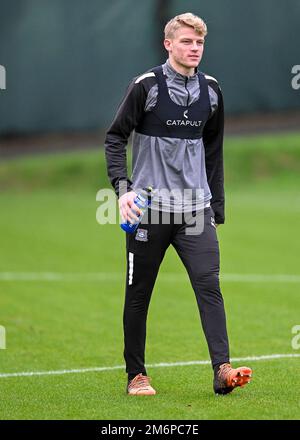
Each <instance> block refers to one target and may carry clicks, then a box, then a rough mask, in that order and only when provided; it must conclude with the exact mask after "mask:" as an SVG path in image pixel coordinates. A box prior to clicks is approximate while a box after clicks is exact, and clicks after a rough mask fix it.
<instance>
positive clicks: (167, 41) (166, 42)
mask: <svg viewBox="0 0 300 440" xmlns="http://www.w3.org/2000/svg"><path fill="white" fill-rule="evenodd" d="M164 46H165V49H166V50H167V51H168V52H170V50H171V49H172V41H171V40H170V39H169V38H165V39H164Z"/></svg>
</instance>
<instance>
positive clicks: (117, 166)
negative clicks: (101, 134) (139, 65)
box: [105, 79, 147, 196]
mask: <svg viewBox="0 0 300 440" xmlns="http://www.w3.org/2000/svg"><path fill="white" fill-rule="evenodd" d="M146 98H147V92H146V90H145V88H144V86H143V84H142V82H138V83H136V82H135V79H134V80H133V81H132V83H131V84H130V85H129V86H128V89H127V91H126V94H125V97H124V98H123V100H122V102H121V104H120V105H119V108H118V110H117V113H116V115H115V118H114V120H113V122H112V124H111V126H110V128H109V129H108V131H107V134H106V139H105V156H106V164H107V173H108V177H109V179H110V182H111V184H112V186H113V187H114V189H115V192H116V194H117V196H119V184H120V183H121V182H122V184H124V185H125V188H126V187H127V190H128V191H130V189H131V188H130V187H131V185H132V182H131V181H130V179H129V178H128V176H127V157H126V146H127V142H128V138H129V136H130V134H131V132H132V131H133V130H134V128H135V127H136V126H137V125H138V124H139V122H140V120H141V118H142V117H143V114H144V107H145V102H146ZM123 182H124V183H123Z"/></svg>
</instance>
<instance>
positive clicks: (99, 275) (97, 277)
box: [0, 272, 300, 283]
mask: <svg viewBox="0 0 300 440" xmlns="http://www.w3.org/2000/svg"><path fill="white" fill-rule="evenodd" d="M125 276H126V275H125V273H121V272H90V273H75V272H74V273H72V272H70V273H67V272H66V273H64V272H0V281H111V282H113V281H119V280H125ZM158 279H159V280H161V281H165V282H179V281H187V280H188V277H187V274H185V273H182V274H178V273H173V272H162V273H160V274H159V277H158ZM220 279H221V281H222V282H238V283H261V282H263V283H266V282H267V283H269V282H276V283H300V275H293V274H234V273H232V274H230V273H227V274H226V273H225V274H220Z"/></svg>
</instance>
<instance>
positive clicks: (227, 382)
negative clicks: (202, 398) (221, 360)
mask: <svg viewBox="0 0 300 440" xmlns="http://www.w3.org/2000/svg"><path fill="white" fill-rule="evenodd" d="M251 377H252V370H251V368H249V367H239V368H232V366H231V365H230V364H228V363H225V364H222V365H220V367H219V368H218V370H217V371H215V376H214V384H213V387H214V392H215V393H216V394H228V393H231V391H233V390H234V388H235V387H244V386H245V385H247V383H249V382H250V379H251Z"/></svg>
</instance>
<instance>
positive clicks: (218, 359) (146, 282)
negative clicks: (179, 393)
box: [123, 207, 229, 375]
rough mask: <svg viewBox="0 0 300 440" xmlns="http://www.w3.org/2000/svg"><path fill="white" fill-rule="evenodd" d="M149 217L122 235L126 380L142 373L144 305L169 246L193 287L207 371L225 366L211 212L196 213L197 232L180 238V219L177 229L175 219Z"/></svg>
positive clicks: (183, 233) (183, 230)
mask: <svg viewBox="0 0 300 440" xmlns="http://www.w3.org/2000/svg"><path fill="white" fill-rule="evenodd" d="M153 212H154V211H151V210H149V212H148V215H147V216H146V217H145V218H144V219H143V221H142V223H141V224H140V225H139V228H138V230H137V231H136V232H135V233H133V234H129V233H126V252H127V277H126V296H125V305H124V315H123V325H124V358H125V362H126V372H127V373H128V374H130V375H136V374H138V373H144V374H146V369H145V342H146V319H147V312H148V306H149V302H150V298H151V294H152V290H153V287H154V283H155V280H156V277H157V274H158V271H159V267H160V264H161V262H162V260H163V258H164V255H165V252H166V250H167V248H168V246H169V245H170V244H172V245H173V246H174V248H175V249H176V251H177V253H178V255H179V257H180V259H181V260H182V262H183V264H184V266H185V268H186V270H187V272H188V275H189V278H190V281H191V284H192V286H193V289H194V292H195V295H196V299H197V304H198V308H199V313H200V317H201V323H202V327H203V330H204V334H205V337H206V341H207V344H208V348H209V353H210V357H211V362H212V367H214V366H216V365H217V364H221V363H223V362H229V344H228V336H227V330H226V319H225V311H224V303H223V298H222V294H221V291H220V286H219V244H218V239H217V235H216V228H215V226H214V212H213V210H212V208H210V207H209V208H205V209H204V211H202V226H203V227H202V229H203V231H202V232H199V233H198V232H197V233H196V234H193V235H188V234H186V229H187V228H189V224H187V221H186V220H184V219H183V218H182V220H181V222H180V224H176V223H178V217H177V220H175V217H176V215H174V214H172V213H171V214H168V215H169V216H170V222H169V224H163V222H165V220H163V217H162V213H161V212H160V213H159V220H158V221H157V215H158V213H157V212H156V213H155V216H156V220H152V218H150V217H152V216H153V215H154V214H153ZM151 214H152V215H151ZM174 216H175V217H174ZM155 222H156V223H158V224H155ZM175 222H176V223H175ZM199 223H200V224H201V221H200V222H199ZM200 229H201V225H200ZM163 360H165V359H163Z"/></svg>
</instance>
